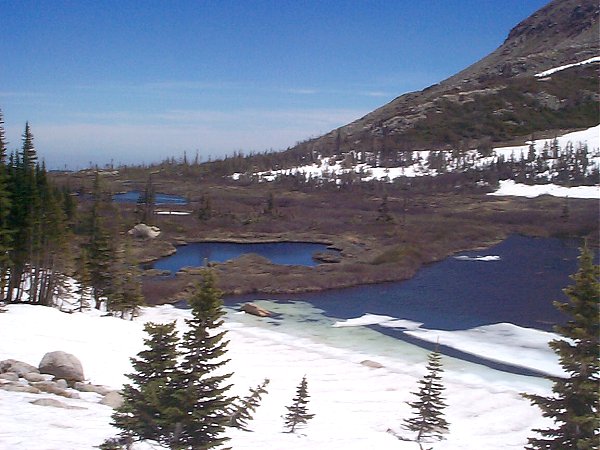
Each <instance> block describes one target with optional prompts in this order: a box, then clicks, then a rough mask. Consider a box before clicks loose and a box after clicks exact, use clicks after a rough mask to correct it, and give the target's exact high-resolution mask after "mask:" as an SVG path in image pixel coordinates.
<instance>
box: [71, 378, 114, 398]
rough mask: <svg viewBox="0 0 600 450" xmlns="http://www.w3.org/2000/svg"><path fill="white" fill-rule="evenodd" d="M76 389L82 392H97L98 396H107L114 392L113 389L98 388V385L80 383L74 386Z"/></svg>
mask: <svg viewBox="0 0 600 450" xmlns="http://www.w3.org/2000/svg"><path fill="white" fill-rule="evenodd" d="M73 388H74V389H77V390H78V391H80V392H95V393H96V394H100V395H106V394H108V393H110V392H112V389H109V388H107V387H106V386H98V385H96V384H90V383H82V382H80V381H78V382H77V383H75V384H74V385H73Z"/></svg>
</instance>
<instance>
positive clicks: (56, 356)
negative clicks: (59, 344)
mask: <svg viewBox="0 0 600 450" xmlns="http://www.w3.org/2000/svg"><path fill="white" fill-rule="evenodd" d="M39 370H40V372H41V373H49V374H50V375H54V377H55V378H63V379H65V380H67V381H83V380H84V376H83V367H82V366H81V362H80V361H79V359H77V357H76V356H74V355H71V354H70V353H66V352H61V351H56V352H49V353H46V354H45V355H44V357H43V358H42V361H41V362H40V367H39Z"/></svg>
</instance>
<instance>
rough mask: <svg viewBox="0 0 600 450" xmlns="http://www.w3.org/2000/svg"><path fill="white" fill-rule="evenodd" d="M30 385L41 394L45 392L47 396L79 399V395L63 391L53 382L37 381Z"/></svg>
mask: <svg viewBox="0 0 600 450" xmlns="http://www.w3.org/2000/svg"><path fill="white" fill-rule="evenodd" d="M31 385H32V386H33V387H35V388H37V389H39V390H40V391H42V392H47V393H48V394H55V395H60V396H61V397H66V398H79V393H77V392H73V391H68V390H66V389H63V388H61V387H59V386H58V385H57V384H56V383H55V382H54V381H39V382H36V383H31Z"/></svg>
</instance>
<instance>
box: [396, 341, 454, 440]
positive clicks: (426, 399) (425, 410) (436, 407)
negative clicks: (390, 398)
mask: <svg viewBox="0 0 600 450" xmlns="http://www.w3.org/2000/svg"><path fill="white" fill-rule="evenodd" d="M441 359H442V358H441V355H440V353H439V351H438V350H437V348H436V349H435V350H434V351H433V352H431V353H430V354H429V355H428V363H427V373H426V374H425V376H424V377H423V379H421V380H419V386H420V387H419V391H418V392H413V394H414V395H416V396H417V397H418V400H416V401H414V402H407V403H408V404H409V405H410V406H411V407H412V408H413V410H414V417H411V418H410V419H406V420H405V421H404V424H405V426H406V428H408V429H409V430H410V431H414V432H416V433H417V436H416V438H415V440H416V441H417V442H418V443H419V445H421V442H422V440H423V439H428V438H435V439H441V438H442V433H445V432H447V431H448V422H446V420H445V419H444V408H445V407H446V403H444V398H443V397H442V394H443V391H444V389H445V388H444V385H443V384H442V382H441V376H440V374H441V373H442V372H443V371H444V370H443V368H442V361H441Z"/></svg>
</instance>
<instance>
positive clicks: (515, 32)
mask: <svg viewBox="0 0 600 450" xmlns="http://www.w3.org/2000/svg"><path fill="white" fill-rule="evenodd" d="M599 10H600V7H599V6H598V3H597V2H596V0H555V1H553V2H551V3H549V4H548V5H547V6H545V7H544V8H542V9H540V10H539V11H537V12H536V13H535V14H533V15H532V16H530V17H529V18H528V19H526V20H524V21H523V22H521V23H519V24H518V25H517V26H516V27H514V28H513V29H512V31H511V32H510V33H509V35H508V37H507V39H506V41H505V42H504V43H503V44H502V45H501V46H500V47H499V48H498V49H497V50H495V51H494V52H493V53H491V54H490V55H488V56H487V57H485V58H483V59H482V60H480V61H479V62H477V63H475V64H473V65H472V66H470V67H468V68H466V69H465V70H463V71H461V72H459V73H458V74H456V75H454V76H452V77H450V78H448V79H447V80H445V81H443V82H441V83H439V84H436V85H433V86H431V87H429V88H427V89H424V90H423V91H420V92H412V93H408V94H405V95H402V96H400V97H398V98H396V99H394V100H393V101H391V102H390V103H388V104H387V105H384V106H382V107H381V108H378V109H377V110H375V111H373V112H371V113H369V114H368V115H366V116H365V117H363V118H361V119H358V120H356V121H355V122H352V123H350V124H348V125H346V126H343V127H341V128H339V129H337V130H333V131H331V132H330V133H328V134H326V135H324V136H321V137H319V138H316V139H312V140H310V141H306V142H303V143H301V144H299V145H298V146H296V147H294V148H292V149H290V150H289V152H291V153H292V154H294V155H296V159H298V158H297V157H298V156H300V155H309V154H314V153H319V154H322V155H331V154H339V153H341V152H348V151H371V152H378V153H380V154H381V156H382V158H384V159H385V158H386V154H388V153H397V152H398V151H406V150H420V149H448V148H479V147H481V146H489V145H491V143H504V142H509V141H511V140H513V138H515V137H529V136H531V135H532V134H534V133H536V136H537V135H538V134H539V133H541V132H550V133H554V132H557V131H558V130H573V129H579V128H585V127H590V126H593V125H596V124H597V123H598V100H599V95H598V77H599V65H598V64H597V63H593V64H586V65H582V66H577V67H573V68H570V69H569V70H565V71H562V72H558V73H556V74H553V75H552V76H551V77H547V78H543V79H540V78H536V77H535V76H534V75H535V74H536V73H538V72H542V71H544V70H547V69H550V68H552V67H557V66H561V65H565V64H570V63H577V62H580V61H583V60H586V59H589V58H592V57H595V56H599V55H600V50H599V42H598V36H599V22H598V15H599Z"/></svg>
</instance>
